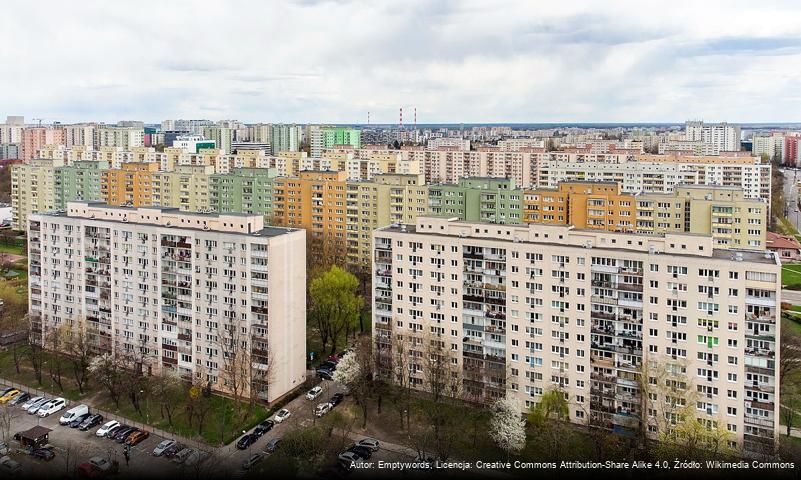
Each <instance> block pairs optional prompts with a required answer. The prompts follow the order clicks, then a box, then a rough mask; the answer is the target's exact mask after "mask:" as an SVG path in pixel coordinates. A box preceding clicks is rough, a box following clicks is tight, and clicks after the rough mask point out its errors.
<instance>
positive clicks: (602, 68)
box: [0, 0, 801, 125]
mask: <svg viewBox="0 0 801 480" xmlns="http://www.w3.org/2000/svg"><path fill="white" fill-rule="evenodd" d="M0 28H1V29H2V31H3V33H4V37H5V39H6V43H5V47H4V48H2V49H0V62H2V63H0V64H1V65H3V68H2V69H3V74H2V75H0V91H1V92H3V93H2V95H0V116H2V117H0V121H2V119H4V118H5V115H25V117H26V120H27V121H29V122H30V121H32V119H33V118H42V119H43V120H44V122H45V123H51V122H53V121H61V122H64V123H67V122H76V121H104V122H107V123H112V122H116V121H118V120H123V119H130V120H142V121H145V122H147V123H155V122H159V121H161V120H163V119H167V118H210V119H224V118H232V119H238V120H242V121H245V122H256V121H264V122H297V123H323V122H324V123H340V124H364V123H366V121H367V112H368V111H370V112H371V115H370V117H371V123H385V124H397V122H398V108H399V107H401V106H402V107H404V124H407V125H410V124H411V123H412V121H413V118H412V116H413V109H414V108H415V107H416V108H417V120H418V123H419V124H424V123H425V124H432V123H460V122H463V123H618V122H620V123H681V122H683V121H685V120H688V119H703V120H706V121H709V122H716V121H729V122H732V123H789V122H801V93H799V92H801V70H799V69H798V68H797V65H799V64H801V4H799V3H798V2H790V1H762V2H747V1H720V2H714V1H707V2H690V1H678V2H677V1H654V2H648V3H647V5H646V4H643V3H642V2H636V1H614V2H575V1H564V0H563V1H554V2H552V1H538V2H529V1H519V2H513V1H494V2H486V1H480V2H479V1H458V0H443V1H430V2H427V1H419V0H418V1H414V0H412V1H408V2H397V1H392V2H383V1H381V2H363V1H348V0H328V1H326V0H295V1H286V2H255V1H231V2H207V1H169V2H164V1H162V2H154V1H139V2H136V3H135V4H131V3H128V2H101V1H82V2H75V3H73V2H56V1H52V0H41V1H38V2H34V3H30V2H13V3H12V2H10V3H8V4H4V5H3V15H2V16H0Z"/></svg>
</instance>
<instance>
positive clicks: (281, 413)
mask: <svg viewBox="0 0 801 480" xmlns="http://www.w3.org/2000/svg"><path fill="white" fill-rule="evenodd" d="M291 416H292V413H291V412H290V411H289V410H287V409H286V408H282V409H281V410H278V413H276V414H275V417H274V421H275V423H281V422H283V421H284V420H286V419H287V418H289V417H291Z"/></svg>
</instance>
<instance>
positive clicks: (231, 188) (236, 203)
mask: <svg viewBox="0 0 801 480" xmlns="http://www.w3.org/2000/svg"><path fill="white" fill-rule="evenodd" d="M276 173H277V172H276V170H275V169H274V168H234V169H233V170H232V171H231V173H228V174H226V175H220V174H214V175H212V176H211V178H210V179H209V181H210V184H209V197H210V203H211V209H212V210H214V211H216V212H220V213H250V214H258V215H264V217H265V218H266V219H268V220H270V221H271V220H272V215H273V181H274V179H275V177H276Z"/></svg>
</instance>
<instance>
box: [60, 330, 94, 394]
mask: <svg viewBox="0 0 801 480" xmlns="http://www.w3.org/2000/svg"><path fill="white" fill-rule="evenodd" d="M86 328H87V326H86V324H85V322H83V320H81V319H79V320H78V321H77V322H75V323H74V324H73V328H72V329H71V330H70V331H69V333H68V336H67V338H66V339H65V350H66V352H67V354H68V355H69V357H70V363H71V364H72V375H73V377H74V378H75V384H76V385H78V391H79V392H80V393H84V387H85V386H86V383H87V377H86V374H87V373H88V372H89V365H90V364H91V361H92V345H91V342H90V340H89V334H88V332H87V331H86Z"/></svg>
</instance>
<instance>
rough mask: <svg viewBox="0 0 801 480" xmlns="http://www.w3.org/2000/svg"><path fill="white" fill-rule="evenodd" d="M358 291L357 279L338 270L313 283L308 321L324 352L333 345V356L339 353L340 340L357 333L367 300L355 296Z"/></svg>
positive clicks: (334, 268) (325, 274)
mask: <svg viewBox="0 0 801 480" xmlns="http://www.w3.org/2000/svg"><path fill="white" fill-rule="evenodd" d="M358 287H359V281H358V280H357V279H356V277H354V276H353V275H352V274H350V273H348V272H347V271H345V270H343V269H341V268H339V267H336V266H334V267H331V269H330V270H327V271H325V272H323V273H322V274H321V275H319V276H318V277H317V278H315V279H314V280H312V282H311V285H310V287H309V303H310V306H309V307H310V308H309V318H311V320H312V328H314V329H315V330H317V333H318V334H319V335H320V341H321V342H322V344H323V350H325V348H326V346H327V345H328V342H329V341H330V342H331V354H334V353H336V351H337V347H338V345H339V343H338V342H339V339H340V336H342V334H343V333H344V334H347V333H348V332H350V330H351V329H355V325H356V323H357V322H358V320H359V315H360V314H361V310H362V307H363V306H364V300H363V299H362V298H361V297H359V296H357V295H356V289H357V288H358Z"/></svg>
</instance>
